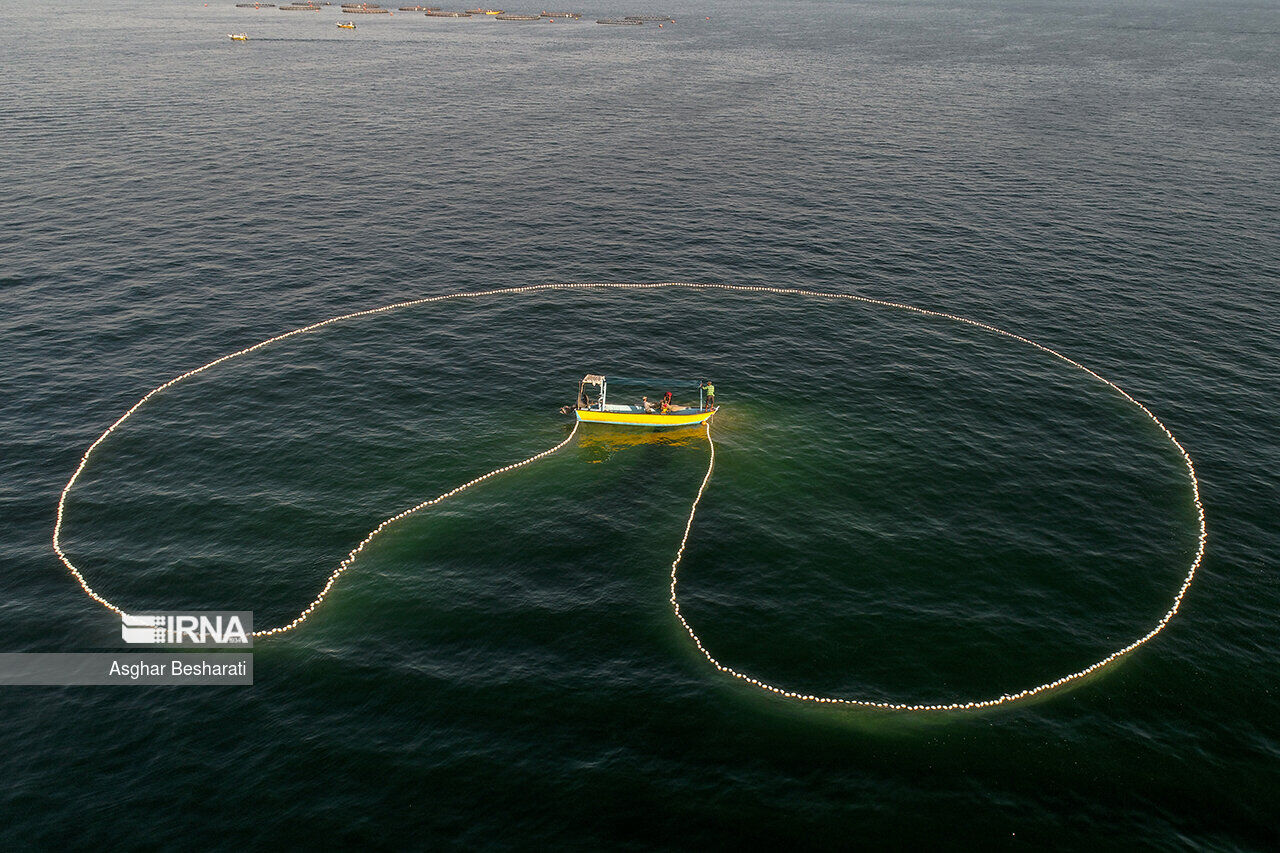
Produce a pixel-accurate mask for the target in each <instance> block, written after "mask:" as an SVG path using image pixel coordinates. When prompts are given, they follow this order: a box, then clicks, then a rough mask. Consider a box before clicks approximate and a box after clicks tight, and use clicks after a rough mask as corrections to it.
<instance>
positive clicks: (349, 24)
mask: <svg viewBox="0 0 1280 853" xmlns="http://www.w3.org/2000/svg"><path fill="white" fill-rule="evenodd" d="M355 28H356V23H355V21H338V29H342V30H354V29H355Z"/></svg>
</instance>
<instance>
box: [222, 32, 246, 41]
mask: <svg viewBox="0 0 1280 853" xmlns="http://www.w3.org/2000/svg"><path fill="white" fill-rule="evenodd" d="M227 37H228V38H230V39H231V40H232V41H248V40H249V36H248V35H246V34H245V33H227Z"/></svg>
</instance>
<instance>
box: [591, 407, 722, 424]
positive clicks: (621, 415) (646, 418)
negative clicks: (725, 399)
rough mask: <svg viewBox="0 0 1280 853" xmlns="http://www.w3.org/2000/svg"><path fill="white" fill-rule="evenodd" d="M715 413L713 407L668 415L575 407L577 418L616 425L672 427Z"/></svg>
mask: <svg viewBox="0 0 1280 853" xmlns="http://www.w3.org/2000/svg"><path fill="white" fill-rule="evenodd" d="M715 413H716V410H715V409H707V410H706V411H694V412H679V413H676V414H670V415H659V414H652V415H651V414H648V413H646V412H608V411H605V412H600V411H594V410H591V409H576V410H575V414H576V415H577V416H578V420H579V421H582V422H583V423H589V424H614V425H617V426H646V427H674V426H690V425H693V424H700V423H703V422H704V421H706V420H707V418H709V417H711V416H712V415H714V414H715Z"/></svg>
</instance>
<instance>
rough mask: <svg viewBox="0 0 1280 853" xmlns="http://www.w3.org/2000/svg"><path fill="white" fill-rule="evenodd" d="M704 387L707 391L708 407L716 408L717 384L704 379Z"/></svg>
mask: <svg viewBox="0 0 1280 853" xmlns="http://www.w3.org/2000/svg"><path fill="white" fill-rule="evenodd" d="M702 388H703V390H705V391H706V392H707V408H708V409H714V408H715V407H716V386H715V385H712V384H711V383H710V382H707V381H706V380H703V382H702Z"/></svg>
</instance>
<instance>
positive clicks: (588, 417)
mask: <svg viewBox="0 0 1280 853" xmlns="http://www.w3.org/2000/svg"><path fill="white" fill-rule="evenodd" d="M612 381H613V383H614V385H615V386H616V385H627V386H636V387H641V388H654V389H662V392H665V393H662V394H661V396H660V397H658V399H656V400H650V399H649V398H648V397H647V396H641V397H640V399H639V401H638V402H636V403H617V402H613V403H611V402H609V401H608V396H609V382H610V380H609V379H607V378H605V377H604V376H600V375H598V374H595V373H588V374H587V375H586V376H584V377H582V381H581V382H579V383H578V401H577V403H576V404H575V405H574V406H573V407H572V410H573V413H574V416H575V417H576V418H577V419H578V420H579V421H583V422H586V423H598V424H617V425H620V426H648V427H674V426H689V425H692V424H700V423H703V422H705V421H706V420H707V419H708V418H710V417H711V416H712V415H714V414H715V413H716V412H717V411H718V410H719V407H718V406H716V405H715V386H714V385H712V384H711V383H709V382H698V381H690V380H684V379H623V378H621V377H615V378H614V379H613V380H612ZM672 388H678V389H685V390H687V391H689V392H690V393H692V390H693V389H694V388H697V389H698V405H697V406H693V405H682V404H680V403H676V402H674V401H673V400H672V391H671V390H670V389H672ZM654 393H659V392H658V391H656V390H655V392H654ZM593 395H594V396H593ZM569 408H570V407H569V406H566V407H565V411H566V414H567V412H568V410H569Z"/></svg>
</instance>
